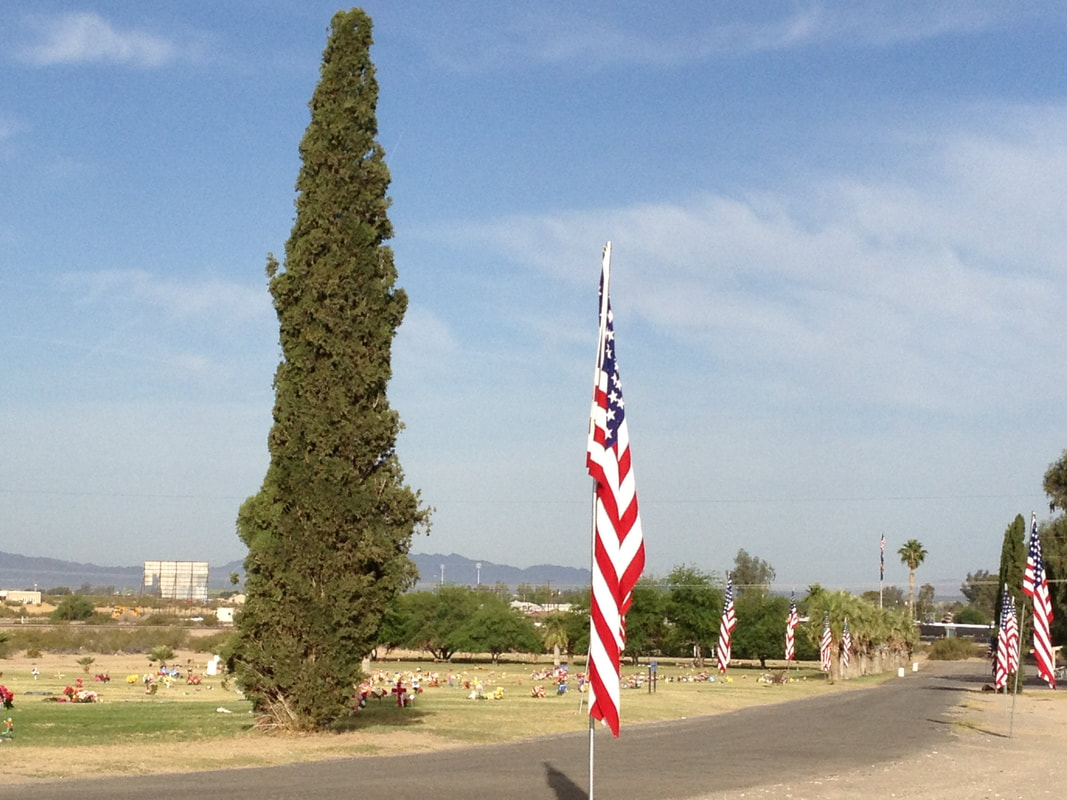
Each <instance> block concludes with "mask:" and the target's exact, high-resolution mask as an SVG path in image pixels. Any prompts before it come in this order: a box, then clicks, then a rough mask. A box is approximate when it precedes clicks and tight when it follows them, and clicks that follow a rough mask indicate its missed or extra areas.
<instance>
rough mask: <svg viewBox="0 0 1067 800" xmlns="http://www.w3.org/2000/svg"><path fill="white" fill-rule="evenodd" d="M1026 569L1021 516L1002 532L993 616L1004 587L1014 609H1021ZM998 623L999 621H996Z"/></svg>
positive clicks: (998, 607) (997, 612) (1001, 600)
mask: <svg viewBox="0 0 1067 800" xmlns="http://www.w3.org/2000/svg"><path fill="white" fill-rule="evenodd" d="M1025 569H1026V521H1025V520H1024V519H1023V515H1022V514H1016V515H1015V519H1014V520H1012V522H1011V524H1010V525H1009V526H1008V527H1007V528H1005V530H1004V539H1003V541H1002V542H1001V545H1000V569H999V571H998V572H997V585H996V589H995V591H996V596H995V600H994V604H993V613H994V616H996V617H999V615H1000V608H1001V604H1002V603H1003V602H1004V586H1005V584H1007V586H1008V591H1009V592H1010V593H1011V595H1012V597H1014V598H1015V606H1016V608H1020V609H1021V608H1023V597H1024V595H1023V571H1024V570H1025ZM998 622H999V619H998Z"/></svg>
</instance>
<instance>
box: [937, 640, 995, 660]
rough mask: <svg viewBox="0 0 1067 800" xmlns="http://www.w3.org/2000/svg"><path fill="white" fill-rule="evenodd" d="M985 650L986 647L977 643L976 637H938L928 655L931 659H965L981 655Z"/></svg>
mask: <svg viewBox="0 0 1067 800" xmlns="http://www.w3.org/2000/svg"><path fill="white" fill-rule="evenodd" d="M984 652H985V648H984V647H982V646H981V645H978V644H975V642H974V639H961V638H957V637H952V638H946V639H938V640H937V641H936V642H934V643H933V644H932V645H930V652H929V653H928V654H927V657H928V658H929V659H930V660H931V661H963V660H965V659H968V658H973V657H975V656H980V655H982V654H983V653H984Z"/></svg>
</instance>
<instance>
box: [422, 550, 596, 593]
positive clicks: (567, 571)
mask: <svg viewBox="0 0 1067 800" xmlns="http://www.w3.org/2000/svg"><path fill="white" fill-rule="evenodd" d="M411 560H412V561H414V562H415V566H417V567H418V568H419V582H418V584H417V586H416V588H417V589H428V588H430V587H431V586H433V585H434V584H437V583H440V582H441V566H442V565H444V581H445V583H455V584H459V585H461V586H475V585H477V584H478V583H482V584H489V585H492V584H494V583H506V584H507V585H508V586H510V587H511V588H512V589H514V588H515V587H517V586H518V585H519V584H520V583H528V584H531V585H532V586H544V585H546V584H551V585H552V586H556V587H558V588H560V589H581V588H585V587H588V586H589V570H587V569H578V568H577V567H559V566H554V565H552V564H536V565H534V566H532V567H522V568H520V567H509V566H506V565H504V564H494V563H493V562H492V561H479V560H477V559H471V558H467V557H466V556H459V555H456V554H455V553H450V554H449V555H447V556H443V555H438V554H437V553H412V554H411ZM479 564H481V569H480V570H479V569H478V565H479Z"/></svg>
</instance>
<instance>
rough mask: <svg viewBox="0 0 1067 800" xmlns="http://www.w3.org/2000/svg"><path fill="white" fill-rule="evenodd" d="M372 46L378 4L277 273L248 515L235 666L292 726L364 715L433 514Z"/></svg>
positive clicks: (308, 144)
mask: <svg viewBox="0 0 1067 800" xmlns="http://www.w3.org/2000/svg"><path fill="white" fill-rule="evenodd" d="M371 41H372V40H371V21H370V18H369V17H368V16H367V15H366V14H364V13H363V12H362V11H360V10H358V9H355V10H352V11H349V12H339V13H338V14H337V15H335V16H334V18H333V20H332V24H331V33H330V36H329V41H328V42H327V44H326V49H325V51H324V52H323V57H322V69H321V76H320V80H319V83H318V86H317V87H316V88H315V92H314V94H313V96H312V98H311V103H310V109H311V121H310V124H309V125H308V128H307V131H306V133H305V134H304V138H303V140H302V141H301V143H300V154H301V158H302V162H303V163H302V167H301V169H300V175H299V177H298V179H297V185H296V188H297V199H296V220H295V222H294V225H293V229H292V232H291V234H290V237H289V240H288V241H287V242H286V246H285V263H284V265H279V264H278V262H277V261H275V260H274V258H273V257H271V258H270V259H269V260H268V264H267V276H268V278H269V280H270V292H271V295H272V297H273V299H274V307H275V310H276V311H277V314H278V320H279V327H280V342H281V351H282V361H281V364H280V365H279V367H278V370H277V373H276V374H275V379H274V387H275V404H274V425H273V427H272V429H271V433H270V437H269V440H268V446H269V450H270V465H269V467H268V469H267V474H266V477H265V478H264V481H263V486H262V488H261V489H260V491H259V493H258V494H256V495H254V496H253V497H250V498H249V499H248V500H247V501H246V502H245V503H244V504H243V505H242V506H241V509H240V512H239V514H238V533H239V535H240V537H241V539H242V540H243V541H244V543H245V544H246V545H247V546H248V556H247V558H246V560H245V573H246V578H245V589H246V593H247V596H248V600H247V603H246V605H245V609H244V611H243V613H242V614H241V615H240V617H239V618H238V621H237V632H238V636H237V641H236V644H235V651H234V654H233V659H232V661H233V664H234V666H235V668H236V670H237V680H238V682H239V684H240V686H241V687H242V689H243V690H244V692H245V694H246V695H247V696H248V697H249V698H250V699H251V700H252V702H253V706H254V710H255V712H256V714H257V722H258V723H259V724H260V725H263V726H270V727H280V728H285V729H292V730H314V729H320V728H323V727H326V726H328V725H329V724H330V723H331V722H332V721H334V720H336V719H338V718H339V717H341V716H343V715H346V714H348V713H350V712H349V709H350V707H351V693H352V686H353V685H354V684H356V683H358V681H359V679H360V677H361V673H360V662H361V660H362V659H363V657H364V656H366V655H367V654H368V653H370V651H371V650H372V648H373V647H374V646H375V645H376V644H377V640H378V632H379V629H380V627H381V624H382V617H383V615H384V614H385V613H386V610H387V609H388V608H389V605H390V602H391V600H392V599H393V597H394V596H395V595H396V594H397V593H398V592H401V591H403V590H404V589H405V588H406V587H408V586H410V585H411V584H412V583H413V581H414V579H415V577H416V571H415V567H414V564H413V563H412V562H411V560H410V559H409V558H408V555H407V553H408V549H409V547H410V544H411V537H412V534H413V533H414V532H415V531H416V530H418V529H420V528H421V527H422V526H425V525H426V524H427V522H428V511H427V510H426V509H423V508H421V507H420V503H419V497H418V494H417V493H416V492H413V491H412V490H411V489H410V488H408V487H407V486H406V485H405V483H404V476H403V472H402V470H401V468H400V464H399V461H398V460H397V457H396V453H395V442H396V437H397V434H398V432H399V431H400V428H401V423H400V419H399V416H398V415H397V414H396V412H394V411H393V410H392V409H391V408H390V407H389V403H388V401H387V399H386V387H387V384H388V382H389V379H390V377H391V367H390V357H391V347H392V341H393V337H394V335H395V333H396V329H397V326H399V325H400V322H401V320H402V318H403V315H404V311H405V309H406V306H407V297H406V295H405V294H404V292H403V291H402V290H401V289H398V288H396V286H395V283H396V277H397V276H396V269H395V267H394V266H393V255H392V251H391V250H390V249H389V248H388V247H387V246H385V245H384V242H385V241H386V240H388V239H389V238H391V236H392V233H393V231H392V226H391V225H390V223H389V220H388V218H387V216H386V209H387V208H388V205H389V200H388V197H387V195H386V190H387V187H388V185H389V171H388V168H387V167H386V165H385V160H384V153H383V151H382V148H381V146H380V145H379V144H378V142H377V140H376V136H377V119H376V105H377V100H378V85H377V81H376V79H375V72H374V65H373V63H372V62H371V59H370V46H371Z"/></svg>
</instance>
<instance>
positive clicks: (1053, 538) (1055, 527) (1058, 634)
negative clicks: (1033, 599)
mask: <svg viewBox="0 0 1067 800" xmlns="http://www.w3.org/2000/svg"><path fill="white" fill-rule="evenodd" d="M1039 530H1040V533H1041V550H1042V555H1043V556H1044V559H1045V568H1046V571H1047V572H1048V580H1049V593H1050V594H1051V595H1052V609H1053V612H1054V616H1053V619H1052V625H1051V626H1050V628H1051V630H1050V635H1051V637H1052V644H1053V645H1057V644H1064V643H1065V642H1067V583H1064V582H1062V581H1063V580H1064V579H1065V578H1067V514H1060V515H1059V516H1058V517H1056V518H1054V519H1052V520H1051V521H1049V522H1045V523H1043V524H1042V525H1041V526H1040V529H1039ZM1031 613H1032V604H1031Z"/></svg>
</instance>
